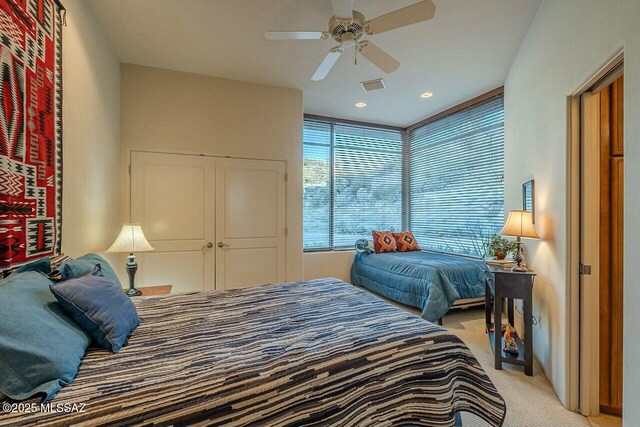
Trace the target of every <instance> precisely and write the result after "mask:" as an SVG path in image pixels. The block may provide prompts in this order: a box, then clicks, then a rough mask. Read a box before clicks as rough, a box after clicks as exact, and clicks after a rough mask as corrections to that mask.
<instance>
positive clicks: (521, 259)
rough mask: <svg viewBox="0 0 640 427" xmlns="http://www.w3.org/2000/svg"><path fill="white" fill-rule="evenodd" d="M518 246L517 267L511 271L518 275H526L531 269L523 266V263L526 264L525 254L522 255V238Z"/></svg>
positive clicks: (518, 241)
mask: <svg viewBox="0 0 640 427" xmlns="http://www.w3.org/2000/svg"><path fill="white" fill-rule="evenodd" d="M517 245H518V251H517V252H516V258H515V261H516V265H514V266H513V267H511V271H513V272H516V273H526V272H527V271H529V269H528V268H527V267H525V266H523V265H522V263H523V262H524V254H523V253H522V240H520V237H518V240H517Z"/></svg>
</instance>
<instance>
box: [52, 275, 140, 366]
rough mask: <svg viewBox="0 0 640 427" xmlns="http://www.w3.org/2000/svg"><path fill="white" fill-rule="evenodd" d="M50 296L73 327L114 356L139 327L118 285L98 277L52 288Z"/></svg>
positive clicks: (137, 320) (88, 276) (72, 281)
mask: <svg viewBox="0 0 640 427" xmlns="http://www.w3.org/2000/svg"><path fill="white" fill-rule="evenodd" d="M51 292H53V294H54V295H55V296H56V298H57V299H58V302H59V303H60V305H61V306H62V307H63V308H64V309H65V310H66V311H67V312H68V313H69V315H70V316H71V317H72V318H73V320H75V321H76V323H78V324H79V325H80V326H82V328H83V329H84V330H85V331H87V332H88V333H89V335H91V336H92V337H93V338H95V340H96V341H97V342H98V343H99V344H100V345H101V346H102V347H104V348H106V349H108V350H111V351H113V352H114V353H117V352H119V351H120V349H121V348H122V347H123V346H124V345H125V344H126V342H127V339H128V338H129V335H131V333H132V332H133V331H134V330H135V329H136V328H137V327H138V325H139V324H140V318H139V317H138V312H137V311H136V307H135V306H134V305H133V303H132V302H131V300H130V299H129V297H128V296H127V294H125V293H124V292H123V290H122V288H121V287H120V285H117V284H115V283H113V282H112V281H111V280H110V279H109V278H107V277H102V275H100V274H96V275H94V274H91V273H89V274H87V275H86V276H82V277H79V278H77V279H70V280H66V281H64V282H60V283H56V284H52V285H51Z"/></svg>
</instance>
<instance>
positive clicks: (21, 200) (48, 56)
mask: <svg viewBox="0 0 640 427" xmlns="http://www.w3.org/2000/svg"><path fill="white" fill-rule="evenodd" d="M63 10H64V8H63V7H62V5H61V4H60V3H59V2H58V1H57V0H0V81H1V82H2V88H1V89H2V90H0V267H1V268H2V269H3V270H7V269H12V268H14V267H17V266H19V265H21V264H25V263H27V262H29V261H32V260H35V259H38V258H42V257H45V256H49V255H54V254H57V253H59V252H60V244H61V224H62V13H61V12H62V11H63Z"/></svg>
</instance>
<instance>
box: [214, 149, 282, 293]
mask: <svg viewBox="0 0 640 427" xmlns="http://www.w3.org/2000/svg"><path fill="white" fill-rule="evenodd" d="M285 233H286V230H285V165H284V163H283V162H276V161H265V160H242V159H218V160H217V161H216V287H217V288H218V289H229V288H239V287H245V286H252V285H259V284H265V283H273V282H281V281H284V280H285Z"/></svg>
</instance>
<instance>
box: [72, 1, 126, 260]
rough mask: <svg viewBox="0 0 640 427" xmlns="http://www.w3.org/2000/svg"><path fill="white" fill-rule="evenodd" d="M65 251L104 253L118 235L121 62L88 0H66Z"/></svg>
mask: <svg viewBox="0 0 640 427" xmlns="http://www.w3.org/2000/svg"><path fill="white" fill-rule="evenodd" d="M64 5H65V7H66V8H67V26H66V27H64V28H63V52H62V54H63V85H64V88H63V90H64V91H63V121H64V127H63V162H64V164H63V174H64V176H63V179H64V182H63V214H62V249H63V251H64V252H65V253H67V254H68V255H71V256H80V255H83V254H85V253H87V252H100V251H103V250H105V249H106V248H107V247H108V246H109V245H110V244H111V243H112V241H113V239H115V237H116V236H117V233H118V230H119V225H120V221H119V219H118V202H119V194H118V171H119V161H120V63H119V61H118V58H117V57H116V55H115V53H114V52H113V50H112V49H111V47H110V46H109V43H108V42H107V37H106V34H105V33H104V31H103V29H102V26H101V24H100V22H98V20H97V18H96V17H95V15H94V14H93V11H92V9H91V6H90V5H89V3H88V2H86V1H84V0H65V1H64Z"/></svg>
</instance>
